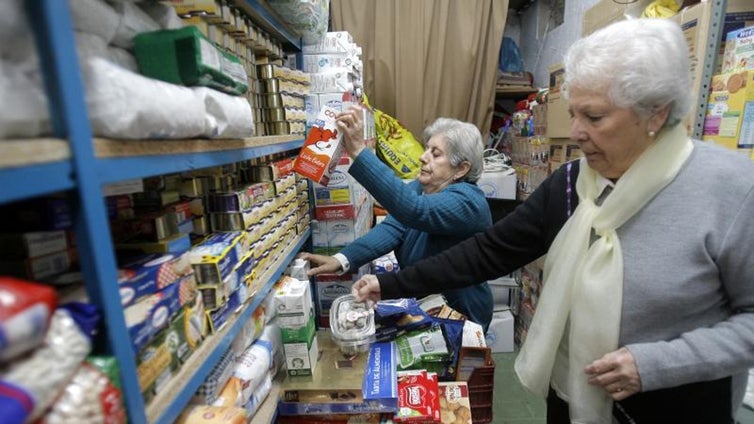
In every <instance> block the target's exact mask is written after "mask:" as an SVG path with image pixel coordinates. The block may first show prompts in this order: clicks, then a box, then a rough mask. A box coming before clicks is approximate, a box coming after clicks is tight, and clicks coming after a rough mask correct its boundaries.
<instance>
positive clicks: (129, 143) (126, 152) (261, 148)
mask: <svg viewBox="0 0 754 424" xmlns="http://www.w3.org/2000/svg"><path fill="white" fill-rule="evenodd" d="M303 144H304V140H303V136H301V135H276V136H265V137H251V138H245V139H228V140H210V139H191V140H112V139H104V138H95V139H94V155H95V156H96V157H97V158H98V159H99V160H97V164H96V165H97V167H98V169H97V174H98V176H99V178H100V179H101V181H102V182H103V183H112V182H117V181H122V180H127V179H130V178H142V177H148V176H152V175H160V174H170V173H175V172H181V171H189V170H192V169H201V168H207V167H210V166H217V165H223V164H226V163H232V162H240V161H243V160H247V159H254V158H259V157H264V156H268V155H271V154H276V153H282V152H286V151H290V150H295V149H299V148H301V146H302V145H303Z"/></svg>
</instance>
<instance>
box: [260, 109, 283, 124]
mask: <svg viewBox="0 0 754 424" xmlns="http://www.w3.org/2000/svg"><path fill="white" fill-rule="evenodd" d="M264 111H265V115H266V116H265V117H266V118H267V121H268V122H269V121H285V109H284V108H282V107H275V108H271V109H264Z"/></svg>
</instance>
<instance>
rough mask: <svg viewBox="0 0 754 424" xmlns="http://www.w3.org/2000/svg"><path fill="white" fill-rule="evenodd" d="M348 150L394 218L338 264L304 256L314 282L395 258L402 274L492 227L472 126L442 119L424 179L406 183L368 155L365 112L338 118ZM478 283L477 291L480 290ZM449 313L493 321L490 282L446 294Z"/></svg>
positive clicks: (431, 135)
mask: <svg viewBox="0 0 754 424" xmlns="http://www.w3.org/2000/svg"><path fill="white" fill-rule="evenodd" d="M337 125H338V129H339V130H340V131H341V132H342V134H343V141H342V142H343V144H344V147H345V150H346V151H347V152H348V154H349V155H350V156H351V157H352V158H353V164H352V165H351V167H350V168H349V170H348V172H349V173H350V174H351V175H352V176H353V177H354V178H355V179H356V180H357V181H358V182H359V183H361V185H363V186H364V188H366V189H367V191H369V193H370V194H371V195H372V196H373V197H374V198H375V199H376V200H377V201H378V202H379V203H380V204H381V205H382V206H383V207H384V208H385V209H387V211H388V217H387V218H386V219H385V220H384V221H382V222H381V223H379V224H377V225H376V226H375V227H374V228H372V230H371V231H369V232H368V233H367V234H365V235H364V236H362V237H360V238H359V239H357V240H355V241H354V242H352V243H350V244H349V245H348V246H346V247H345V248H343V249H342V250H341V251H340V252H338V253H336V254H335V255H333V256H325V255H315V254H311V253H304V254H302V255H301V256H300V257H303V258H304V259H307V260H309V261H311V263H312V269H311V270H310V271H309V275H310V276H311V275H317V274H320V273H328V272H329V273H343V272H347V271H348V270H349V269H356V268H358V267H359V266H361V265H363V264H366V263H368V262H370V261H372V260H373V259H376V258H379V257H380V256H382V255H384V254H387V253H389V252H390V251H394V252H395V256H396V258H397V259H398V264H399V266H401V267H405V266H409V265H411V264H413V263H415V262H416V261H418V260H420V259H422V258H426V257H428V256H432V255H433V254H435V253H439V252H441V251H443V250H445V249H447V248H449V247H451V246H453V245H455V244H457V243H458V242H460V241H461V240H464V239H466V238H467V237H470V236H471V235H473V234H476V233H479V232H481V231H483V230H484V229H486V228H487V227H489V226H491V225H492V216H491V213H490V209H489V206H488V204H487V200H486V199H485V197H484V193H483V192H482V190H481V189H480V188H479V187H477V185H476V182H477V180H478V179H479V177H480V175H481V174H482V168H483V165H484V159H483V150H484V146H483V144H482V136H481V134H480V132H479V130H478V129H477V128H476V127H475V126H474V125H472V124H470V123H466V122H461V121H458V120H455V119H449V118H439V119H437V120H436V121H435V122H433V123H432V124H431V125H429V126H428V127H427V128H426V129H425V130H424V142H425V145H426V150H425V151H424V153H423V154H422V156H421V158H420V160H421V164H422V166H421V173H420V174H419V176H418V178H417V179H416V180H414V181H411V182H410V183H404V182H403V181H402V180H401V179H400V178H398V177H397V176H395V174H394V173H393V171H392V170H391V169H390V168H389V167H388V166H387V165H385V164H384V163H382V161H381V160H380V159H379V158H378V157H377V156H376V155H375V153H374V152H373V151H372V150H370V149H369V148H366V143H365V142H364V138H363V122H362V110H361V109H359V108H357V107H352V108H351V109H349V110H347V111H345V112H342V113H341V114H340V115H339V116H338V123H337ZM475 283H476V284H475ZM440 291H441V292H442V294H443V295H444V296H445V298H446V300H447V302H448V305H449V306H450V307H452V308H453V309H455V310H457V311H459V312H461V313H463V314H465V315H466V316H467V317H468V318H469V319H471V320H472V321H474V322H476V323H479V324H481V325H482V326H483V327H484V329H485V331H486V329H487V327H488V326H489V323H490V320H491V319H492V307H493V303H492V293H491V292H490V288H489V286H488V285H487V283H486V282H484V281H481V282H478V283H477V282H472V281H469V284H468V286H467V287H464V288H461V289H449V290H439V289H438V292H440Z"/></svg>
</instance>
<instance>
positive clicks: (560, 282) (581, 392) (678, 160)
mask: <svg viewBox="0 0 754 424" xmlns="http://www.w3.org/2000/svg"><path fill="white" fill-rule="evenodd" d="M692 150H693V144H692V143H691V141H690V140H689V138H688V136H687V135H686V130H685V127H684V126H683V125H676V126H675V127H673V128H670V129H667V130H664V131H662V132H661V133H660V134H659V135H658V138H657V140H656V142H655V143H654V144H653V145H651V146H650V147H649V148H647V150H646V151H644V153H642V155H641V156H640V157H639V158H638V159H637V160H636V162H634V163H633V164H632V165H631V167H630V168H629V169H628V171H626V172H625V173H624V174H623V175H622V176H621V177H620V179H619V180H618V182H617V183H616V185H615V188H614V189H613V191H612V193H611V194H610V195H609V196H608V197H607V198H606V199H605V201H604V203H603V204H602V206H599V207H598V206H596V205H595V204H594V199H595V198H597V196H599V195H600V193H599V192H598V191H599V186H598V184H597V173H596V172H595V171H594V170H593V169H591V168H590V167H589V166H588V164H587V162H586V160H585V159H584V158H582V159H581V162H580V170H579V176H578V180H577V182H576V192H577V193H578V196H579V205H578V207H577V208H576V210H575V211H574V213H573V216H571V218H570V219H569V220H568V221H567V222H566V223H565V225H564V226H563V228H562V229H561V230H560V232H559V233H558V235H557V236H556V237H555V240H554V241H553V243H552V245H551V246H550V250H549V251H548V253H547V258H546V260H545V269H544V285H543V290H542V294H541V297H540V298H539V302H538V303H537V306H536V313H535V314H534V319H533V321H532V323H531V326H530V327H529V331H528V335H527V337H526V341H525V342H524V345H523V346H522V348H521V352H520V353H519V355H518V357H517V359H516V363H515V370H516V373H517V374H518V377H519V379H520V380H521V383H522V384H523V385H524V387H526V388H527V389H528V390H529V391H531V392H532V393H534V394H537V395H539V396H542V397H546V396H547V392H548V389H549V386H550V379H551V377H552V373H553V365H554V364H555V358H556V354H557V351H558V346H559V344H560V342H561V339H562V338H563V333H564V330H565V327H566V322H567V321H568V320H569V319H570V328H569V333H568V341H569V343H568V352H569V356H568V362H567V367H568V371H567V374H566V373H565V371H564V370H561V371H563V372H561V373H560V375H564V376H566V375H567V378H566V380H567V381H566V384H565V387H558V389H559V390H563V391H565V392H566V395H567V396H568V402H569V407H570V412H571V421H572V422H576V423H610V422H611V420H612V418H611V417H612V407H613V402H612V398H610V396H609V395H608V393H607V392H606V391H605V390H604V389H603V388H601V387H596V386H592V385H589V384H588V383H587V378H588V377H587V375H586V374H585V373H584V367H585V366H587V365H588V364H590V363H591V362H592V361H594V360H596V359H599V358H600V357H602V356H603V355H604V354H606V353H608V352H612V351H614V350H616V349H618V337H619V332H620V331H619V330H620V319H621V307H622V301H623V254H622V252H621V245H620V240H619V239H618V234H617V233H616V229H618V228H620V226H621V225H623V224H624V223H625V222H626V221H628V220H629V219H630V218H631V217H632V216H633V215H634V214H635V213H637V212H638V211H640V210H641V209H642V208H643V207H644V205H646V204H647V203H648V202H649V201H650V200H652V198H653V197H654V196H655V195H656V194H657V193H658V192H660V190H662V189H663V188H664V187H665V186H666V185H667V184H668V183H670V181H672V180H673V178H675V176H676V175H677V174H678V171H679V170H680V168H681V166H682V165H683V163H684V162H685V161H686V159H687V158H688V156H689V155H690V154H691V151H692ZM592 228H594V230H595V232H596V234H597V235H598V236H599V238H598V239H597V240H596V241H595V242H594V243H593V244H592V245H591V246H590V245H589V242H590V236H591V230H592Z"/></svg>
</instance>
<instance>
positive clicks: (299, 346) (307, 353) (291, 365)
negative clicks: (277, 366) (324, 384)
mask: <svg viewBox="0 0 754 424" xmlns="http://www.w3.org/2000/svg"><path fill="white" fill-rule="evenodd" d="M311 321H312V325H311V326H307V327H306V328H310V329H311V333H310V334H309V336H308V340H302V341H298V342H290V343H286V342H285V341H284V342H283V354H284V355H285V364H286V367H287V368H288V375H290V376H310V375H312V374H313V373H314V371H315V370H316V369H317V362H318V358H319V344H318V341H317V335H316V327H315V325H314V317H313V316H312V317H311Z"/></svg>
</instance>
